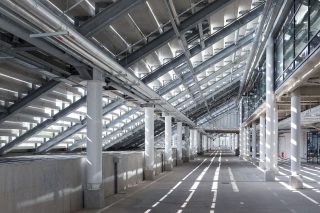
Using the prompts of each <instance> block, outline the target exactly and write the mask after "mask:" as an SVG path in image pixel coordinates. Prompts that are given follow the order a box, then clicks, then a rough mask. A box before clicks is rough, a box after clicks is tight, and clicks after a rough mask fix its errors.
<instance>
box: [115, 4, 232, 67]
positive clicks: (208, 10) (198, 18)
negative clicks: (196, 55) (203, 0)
mask: <svg viewBox="0 0 320 213" xmlns="http://www.w3.org/2000/svg"><path fill="white" fill-rule="evenodd" d="M231 2H232V0H216V1H214V2H212V3H210V4H208V5H207V6H206V7H204V8H203V9H201V10H199V11H198V12H196V13H195V14H193V15H192V16H190V17H189V18H187V19H186V20H184V21H182V22H180V26H179V29H178V30H179V32H180V33H181V34H184V33H185V32H187V31H188V30H190V29H191V28H193V27H194V26H195V25H197V24H198V23H200V22H202V21H203V20H204V19H205V18H207V17H208V16H209V15H211V14H212V13H215V12H217V11H219V10H220V9H222V8H224V7H225V6H227V5H228V4H229V3H231ZM174 38H176V34H175V32H174V30H173V28H171V29H170V30H168V31H166V32H164V33H162V34H161V35H160V36H158V37H157V38H155V39H154V40H152V41H151V42H149V43H148V44H146V45H145V46H143V47H141V48H139V49H138V50H136V51H134V52H133V53H131V54H130V55H128V56H127V57H125V58H123V59H122V60H121V61H120V64H121V65H122V66H124V67H130V66H131V65H133V64H134V63H136V62H137V61H139V60H141V59H142V58H144V57H145V56H147V55H148V54H149V53H151V52H152V51H154V50H156V49H158V48H160V47H161V46H163V45H164V44H167V43H168V42H169V41H171V40H172V39H174Z"/></svg>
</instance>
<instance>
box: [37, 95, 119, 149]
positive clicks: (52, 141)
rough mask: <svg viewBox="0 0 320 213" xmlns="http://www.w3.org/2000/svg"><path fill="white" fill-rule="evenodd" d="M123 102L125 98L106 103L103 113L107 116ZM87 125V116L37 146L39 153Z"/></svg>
mask: <svg viewBox="0 0 320 213" xmlns="http://www.w3.org/2000/svg"><path fill="white" fill-rule="evenodd" d="M123 103H124V101H123V100H117V101H114V102H112V103H110V104H108V105H106V106H105V107H103V109H102V115H103V116H105V115H106V114H108V113H109V112H112V111H113V110H115V109H116V108H118V107H119V106H121V105H122V104H123ZM86 126H87V118H85V119H83V120H82V121H81V123H79V124H76V125H73V126H71V127H70V128H68V129H67V130H66V131H64V132H62V133H61V134H59V135H57V136H55V137H53V138H51V139H50V140H49V141H47V142H45V143H43V144H41V145H40V146H39V147H38V148H37V150H36V152H37V153H41V152H47V151H48V150H49V149H51V148H52V147H54V146H55V145H57V144H59V143H60V142H61V141H63V140H65V139H67V138H69V137H70V136H72V135H74V134H76V133H77V132H78V131H79V130H81V129H83V128H85V127H86Z"/></svg>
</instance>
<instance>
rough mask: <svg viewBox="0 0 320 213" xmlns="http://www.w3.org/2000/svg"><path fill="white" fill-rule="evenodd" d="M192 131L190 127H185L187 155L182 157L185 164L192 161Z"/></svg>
mask: <svg viewBox="0 0 320 213" xmlns="http://www.w3.org/2000/svg"><path fill="white" fill-rule="evenodd" d="M190 143H191V142H190V129H189V127H187V126H185V127H184V149H185V152H184V153H185V154H184V155H183V156H182V159H183V162H189V161H190Z"/></svg>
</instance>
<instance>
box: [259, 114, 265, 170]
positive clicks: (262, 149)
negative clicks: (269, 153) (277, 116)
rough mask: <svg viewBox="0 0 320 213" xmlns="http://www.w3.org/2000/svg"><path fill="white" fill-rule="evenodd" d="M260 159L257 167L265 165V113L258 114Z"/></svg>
mask: <svg viewBox="0 0 320 213" xmlns="http://www.w3.org/2000/svg"><path fill="white" fill-rule="evenodd" d="M259 126H260V149H259V151H260V154H259V155H260V161H259V167H260V168H261V169H263V170H264V169H265V167H266V165H265V162H266V117H265V115H261V116H260V125H259Z"/></svg>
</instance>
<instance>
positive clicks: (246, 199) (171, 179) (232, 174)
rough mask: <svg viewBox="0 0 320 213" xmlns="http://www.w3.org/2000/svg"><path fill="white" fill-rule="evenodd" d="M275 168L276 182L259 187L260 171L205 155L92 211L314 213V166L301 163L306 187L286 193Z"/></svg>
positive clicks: (317, 207)
mask: <svg viewBox="0 0 320 213" xmlns="http://www.w3.org/2000/svg"><path fill="white" fill-rule="evenodd" d="M220 156H221V157H220ZM279 166H280V171H279V175H278V176H277V181H276V182H264V181H263V179H264V175H263V172H262V171H260V170H259V169H257V167H255V166H254V165H253V164H251V163H250V162H248V161H243V160H239V158H238V157H235V156H233V154H232V153H231V152H229V151H226V150H223V151H215V152H212V153H206V154H205V156H201V157H198V158H197V159H196V160H194V161H192V162H190V163H187V164H184V165H183V166H180V167H176V168H174V170H173V172H169V173H165V174H164V175H162V176H160V177H159V178H158V179H157V180H156V181H153V182H147V181H145V182H143V183H142V184H139V186H137V187H134V188H131V189H129V190H128V191H126V193H125V194H119V195H116V196H112V197H110V198H108V199H107V201H106V202H107V203H106V207H105V208H104V209H101V210H99V211H98V212H113V213H115V212H116V213H120V212H130V213H131V212H146V213H147V212H161V213H163V212H175V213H176V212H197V213H200V212H210V213H211V212H212V213H213V212H214V213H220V212H221V213H229V212H230V213H237V212H239V213H240V212H243V213H248V212H250V213H251V212H259V213H264V212H270V213H275V212H281V213H284V212H292V213H298V212H301V213H313V212H314V213H319V212H320V189H319V187H320V167H319V166H315V165H310V164H308V165H307V164H304V165H303V166H302V175H304V181H305V187H306V188H305V189H302V190H291V189H290V188H289V187H288V185H287V184H288V180H289V178H288V174H289V165H288V164H287V163H280V164H279ZM86 212H88V211H86ZM91 212H95V211H91Z"/></svg>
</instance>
